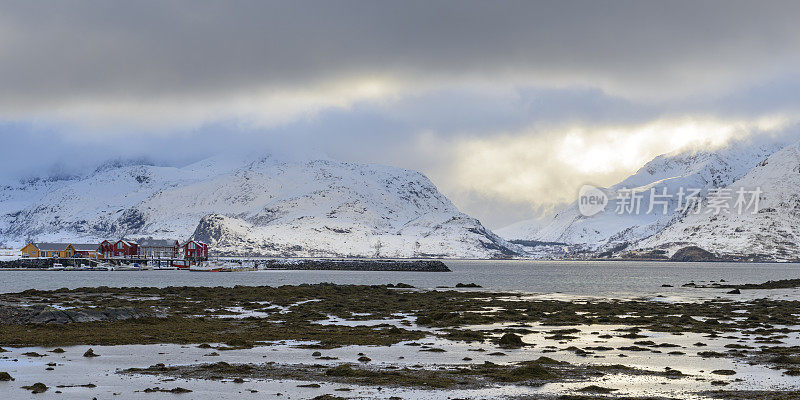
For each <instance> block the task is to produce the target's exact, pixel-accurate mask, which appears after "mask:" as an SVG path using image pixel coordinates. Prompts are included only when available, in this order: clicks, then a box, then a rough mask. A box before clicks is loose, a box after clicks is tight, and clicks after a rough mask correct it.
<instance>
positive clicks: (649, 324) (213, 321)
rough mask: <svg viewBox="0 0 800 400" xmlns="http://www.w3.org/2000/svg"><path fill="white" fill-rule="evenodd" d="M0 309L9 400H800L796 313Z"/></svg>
mask: <svg viewBox="0 0 800 400" xmlns="http://www.w3.org/2000/svg"><path fill="white" fill-rule="evenodd" d="M0 305H2V307H0V310H6V311H5V312H6V313H7V314H5V315H6V316H7V318H0V347H2V349H0V373H1V372H6V373H8V374H9V377H10V378H13V379H14V380H6V381H3V382H0V393H10V394H11V395H12V397H11V398H14V397H13V396H14V395H19V396H22V395H24V394H25V393H26V390H27V389H23V388H22V387H23V386H26V387H31V386H32V385H34V384H36V383H42V384H43V385H46V386H47V387H49V388H50V389H49V390H48V391H47V392H46V393H48V394H49V393H53V394H54V393H55V392H56V391H59V392H62V393H63V395H64V396H66V397H64V398H91V397H98V398H101V397H108V396H111V395H113V394H114V393H118V395H119V396H122V397H126V396H134V395H135V396H139V395H143V394H145V393H147V394H148V395H151V396H162V395H163V396H175V395H176V394H177V393H180V392H184V393H189V392H185V391H191V396H192V398H208V399H211V398H214V399H218V398H232V399H233V398H237V399H238V398H241V396H243V394H245V395H248V396H249V395H250V394H254V393H258V396H263V397H267V398H281V397H280V396H277V393H281V395H282V396H285V395H288V396H291V397H292V398H315V397H318V396H328V397H320V398H392V397H399V398H441V399H446V398H508V399H517V398H519V399H523V398H535V399H551V398H553V399H554V398H560V399H604V398H630V399H645V398H650V399H666V398H680V399H683V398H696V399H720V398H721V399H725V398H730V399H750V398H752V399H763V398H766V399H776V400H777V399H791V398H797V397H796V393H797V390H798V389H800V387H799V386H798V385H799V384H800V382H799V381H798V376H800V359H799V358H798V354H800V334H798V333H799V331H800V313H798V312H797V309H798V306H800V302H798V301H795V300H772V299H753V300H747V301H734V300H730V299H711V300H700V301H687V302H680V301H659V300H658V299H634V300H621V299H574V300H556V299H543V298H541V297H539V296H532V295H529V294H525V293H502V292H487V291H476V290H451V289H447V290H418V289H415V288H413V287H410V286H409V285H405V284H402V283H396V284H392V285H374V286H366V285H333V284H315V285H296V286H280V287H267V286H259V287H242V286H237V287H232V288H224V287H167V288H147V287H145V288H109V287H96V288H80V289H74V290H68V289H61V290H54V291H38V290H28V291H25V292H20V293H11V294H2V295H0ZM42 313H51V314H48V315H53V314H55V315H62V314H59V313H66V314H67V315H69V316H70V318H39V316H40V315H42ZM90 349H91V351H90ZM87 371H89V373H87ZM70 394H74V396H73V397H69V396H68V395H70ZM79 395H80V396H79ZM87 396H88V397H87ZM332 396H335V397H332ZM792 396H795V397H792ZM152 398H160V397H152ZM170 398H171V397H170ZM284 398H285V397H284Z"/></svg>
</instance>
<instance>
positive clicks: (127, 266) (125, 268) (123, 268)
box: [114, 264, 142, 271]
mask: <svg viewBox="0 0 800 400" xmlns="http://www.w3.org/2000/svg"><path fill="white" fill-rule="evenodd" d="M137 265H138V264H133V265H131V264H123V265H120V266H117V267H116V268H115V269H114V270H115V271H141V270H142V269H141V268H139V267H137Z"/></svg>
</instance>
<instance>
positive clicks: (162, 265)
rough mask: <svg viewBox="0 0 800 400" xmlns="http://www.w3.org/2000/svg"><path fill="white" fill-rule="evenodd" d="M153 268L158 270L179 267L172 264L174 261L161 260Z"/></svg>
mask: <svg viewBox="0 0 800 400" xmlns="http://www.w3.org/2000/svg"><path fill="white" fill-rule="evenodd" d="M153 269H156V270H175V269H178V267H176V266H174V265H172V263H171V262H169V261H159V262H158V263H157V264H156V265H155V266H154V267H153Z"/></svg>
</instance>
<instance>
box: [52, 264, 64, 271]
mask: <svg viewBox="0 0 800 400" xmlns="http://www.w3.org/2000/svg"><path fill="white" fill-rule="evenodd" d="M50 269H52V270H53V271H63V270H64V265H62V264H59V263H55V264H53V267H52V268H50Z"/></svg>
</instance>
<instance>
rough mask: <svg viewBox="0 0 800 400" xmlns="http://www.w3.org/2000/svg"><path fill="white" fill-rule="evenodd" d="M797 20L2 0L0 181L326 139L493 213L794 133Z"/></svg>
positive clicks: (730, 14)
mask: <svg viewBox="0 0 800 400" xmlns="http://www.w3.org/2000/svg"><path fill="white" fill-rule="evenodd" d="M798 15H800V2H797V1H788V2H769V1H767V2H763V1H758V2H757V1H731V0H725V1H696V0H694V1H685V2H683V1H658V2H646V1H642V0H636V1H597V0H592V1H549V2H536V1H465V0H458V1H456V0H452V1H436V0H424V1H336V0H319V1H298V0H292V1H282V2H268V1H218V2H207V1H198V0H176V1H170V0H156V1H147V0H137V1H70V0H60V1H53V2H46V1H30V0H22V1H4V0H0V139H1V140H2V143H3V147H2V148H3V156H2V157H1V158H0V179H6V180H7V179H15V178H18V177H22V176H26V175H31V174H40V173H50V172H53V171H63V172H71V171H79V170H80V169H82V168H89V167H91V166H93V165H94V164H97V163H99V162H101V161H103V159H106V158H115V157H126V158H127V157H142V156H144V157H148V158H150V159H152V160H154V161H157V162H159V163H172V164H181V163H187V162H190V161H193V160H196V159H198V158H201V157H205V156H209V155H213V154H215V153H217V152H220V151H235V150H237V149H248V151H263V152H274V153H281V154H291V155H293V156H297V157H312V156H318V155H327V156H329V157H332V158H335V159H339V160H344V161H354V162H372V163H382V164H389V165H394V166H399V167H404V168H410V169H416V170H420V171H422V172H424V173H426V174H427V175H428V176H429V177H430V178H431V179H432V180H433V181H434V183H436V184H437V186H439V188H440V190H441V191H442V192H443V193H444V194H446V195H447V196H449V197H450V198H451V199H452V200H453V201H454V202H455V203H456V205H458V206H459V207H460V208H461V209H462V210H463V211H465V212H467V213H469V214H472V215H474V216H476V217H478V218H479V219H481V220H482V221H483V222H485V223H486V224H487V225H488V226H489V227H491V228H497V227H501V226H503V225H506V224H508V223H511V222H515V221H517V220H520V219H525V218H529V217H532V216H534V215H536V213H537V212H538V211H541V210H548V209H552V207H554V206H557V205H558V204H562V203H564V202H568V201H571V200H572V199H573V198H574V197H575V196H576V194H577V190H578V188H579V187H580V186H581V185H582V184H584V183H593V184H598V185H610V184H613V183H616V182H617V181H619V180H621V179H622V178H624V177H625V176H627V175H629V174H631V173H633V172H635V171H636V169H638V167H640V166H641V165H642V164H643V163H644V162H646V161H648V160H650V159H651V158H652V157H654V156H656V155H658V154H661V153H664V152H668V151H672V150H675V149H678V148H681V147H684V146H693V145H697V144H698V143H699V144H704V145H705V144H711V145H721V144H724V142H725V141H726V140H729V139H730V138H733V137H740V136H747V135H765V134H772V133H776V132H787V131H788V132H793V131H794V130H796V129H797V126H798V119H800V114H798V113H797V111H798V108H800V74H798V71H800V48H798V47H800V24H798V23H797V16H798ZM185 143H191V145H190V146H188V147H186V146H184V145H183V144H185ZM32 152H33V153H35V157H32V156H31V153H32Z"/></svg>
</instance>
